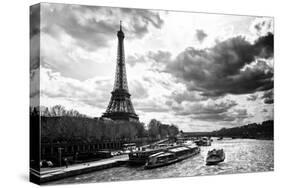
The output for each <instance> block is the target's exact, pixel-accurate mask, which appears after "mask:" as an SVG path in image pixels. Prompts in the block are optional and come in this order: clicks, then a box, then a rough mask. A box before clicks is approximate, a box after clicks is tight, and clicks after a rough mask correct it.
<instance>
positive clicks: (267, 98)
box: [261, 90, 273, 104]
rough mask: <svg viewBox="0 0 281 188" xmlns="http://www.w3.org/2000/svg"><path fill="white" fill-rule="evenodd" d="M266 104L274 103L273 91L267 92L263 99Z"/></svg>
mask: <svg viewBox="0 0 281 188" xmlns="http://www.w3.org/2000/svg"><path fill="white" fill-rule="evenodd" d="M261 98H262V99H263V102H264V103H265V104H272V103H273V90H269V91H265V92H264V94H263V96H262V97H261Z"/></svg>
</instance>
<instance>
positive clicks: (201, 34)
mask: <svg viewBox="0 0 281 188" xmlns="http://www.w3.org/2000/svg"><path fill="white" fill-rule="evenodd" d="M207 36H208V35H207V34H206V33H205V32H204V31H203V30H201V29H197V30H196V34H195V37H196V39H197V40H198V41H199V42H200V43H202V42H203V41H204V39H205V38H206V37H207Z"/></svg>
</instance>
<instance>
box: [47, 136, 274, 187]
mask: <svg viewBox="0 0 281 188" xmlns="http://www.w3.org/2000/svg"><path fill="white" fill-rule="evenodd" d="M212 148H217V149H220V148H223V149H224V151H225V154H226V159H225V161H224V162H223V163H220V164H218V165H214V166H206V165H205V159H206V156H207V152H208V151H209V150H210V149H212ZM273 150H274V146H273V141H272V140H254V139H224V140H220V141H218V140H214V142H212V146H208V147H201V152H200V154H198V155H196V156H194V157H192V158H189V159H186V160H184V161H181V162H179V163H175V164H172V165H169V166H165V167H161V168H156V169H151V170H144V169H143V167H129V166H123V167H116V168H111V169H106V170H102V171H96V172H92V173H88V174H82V175H78V176H75V177H70V178H66V179H62V180H58V181H54V182H50V183H48V184H64V183H87V182H106V181H122V180H140V179H152V178H168V177H186V176H200V175H215V174H231V173H245V172H262V171H272V170H273V168H274V155H273Z"/></svg>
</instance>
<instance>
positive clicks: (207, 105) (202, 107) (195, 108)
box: [177, 100, 237, 115]
mask: <svg viewBox="0 0 281 188" xmlns="http://www.w3.org/2000/svg"><path fill="white" fill-rule="evenodd" d="M236 105H237V103H236V102H235V101H230V100H227V101H221V102H216V101H214V100H208V101H206V102H200V103H185V104H184V110H183V111H180V112H178V113H177V114H178V115H198V114H201V115H202V114H203V115H206V114H212V115H216V114H221V113H224V112H227V111H228V110H229V109H231V108H232V107H234V106H236Z"/></svg>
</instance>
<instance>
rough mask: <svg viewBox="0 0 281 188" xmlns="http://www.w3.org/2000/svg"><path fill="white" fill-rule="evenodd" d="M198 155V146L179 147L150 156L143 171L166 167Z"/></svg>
mask: <svg viewBox="0 0 281 188" xmlns="http://www.w3.org/2000/svg"><path fill="white" fill-rule="evenodd" d="M198 153H200V148H199V147H198V146H195V145H194V146H179V147H176V148H172V149H168V150H167V151H161V152H158V153H155V154H153V155H150V156H149V157H148V160H147V162H146V164H145V169H151V168H157V167H162V166H167V165H170V164H173V163H176V162H179V161H182V160H184V159H187V158H190V157H192V156H194V155H196V154H198Z"/></svg>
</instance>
